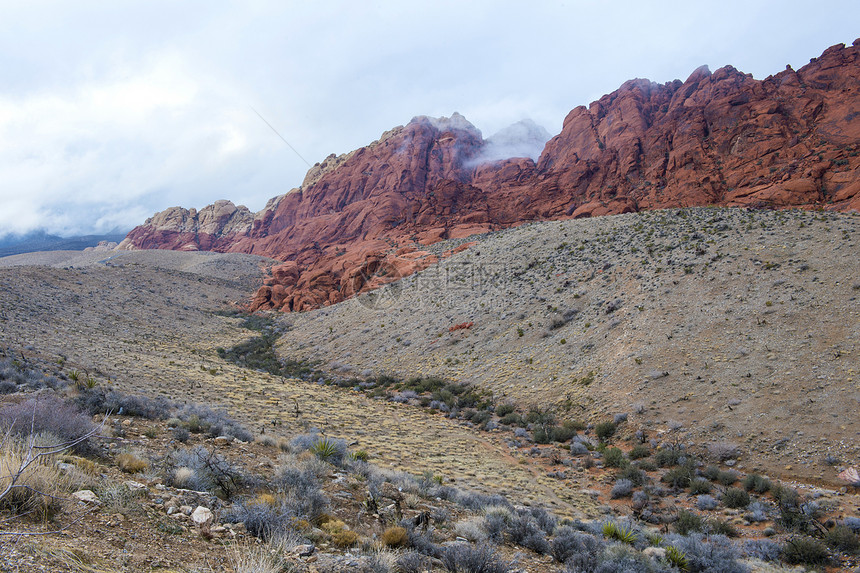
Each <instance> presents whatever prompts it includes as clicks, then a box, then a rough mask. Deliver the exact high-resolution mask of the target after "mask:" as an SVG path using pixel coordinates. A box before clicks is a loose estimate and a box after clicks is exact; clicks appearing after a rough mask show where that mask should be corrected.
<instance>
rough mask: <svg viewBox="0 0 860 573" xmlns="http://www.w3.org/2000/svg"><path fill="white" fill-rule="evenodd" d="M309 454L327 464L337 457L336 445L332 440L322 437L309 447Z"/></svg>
mask: <svg viewBox="0 0 860 573" xmlns="http://www.w3.org/2000/svg"><path fill="white" fill-rule="evenodd" d="M311 452H312V453H313V454H314V455H315V456H316V457H318V458H319V459H321V460H322V461H324V462H327V461H329V460H331V459H332V458H334V457H335V456H337V444H336V443H335V442H334V440H330V439H329V438H326V437H325V436H322V437H321V438H319V439H318V440H317V441H316V442H314V445H312V446H311Z"/></svg>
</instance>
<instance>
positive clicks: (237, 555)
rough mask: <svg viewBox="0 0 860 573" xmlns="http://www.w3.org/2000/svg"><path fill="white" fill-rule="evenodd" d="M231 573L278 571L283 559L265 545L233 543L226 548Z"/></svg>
mask: <svg viewBox="0 0 860 573" xmlns="http://www.w3.org/2000/svg"><path fill="white" fill-rule="evenodd" d="M227 559H228V560H229V561H230V568H231V571H232V572H233V573H280V572H281V571H283V570H284V569H283V567H284V562H283V559H281V558H280V557H278V556H277V554H276V553H275V552H274V551H272V549H271V548H270V547H269V546H267V545H233V546H232V547H230V548H229V549H227Z"/></svg>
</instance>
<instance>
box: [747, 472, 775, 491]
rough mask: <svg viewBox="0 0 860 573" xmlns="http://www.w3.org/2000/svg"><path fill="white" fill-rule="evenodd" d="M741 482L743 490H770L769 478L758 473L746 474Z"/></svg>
mask: <svg viewBox="0 0 860 573" xmlns="http://www.w3.org/2000/svg"><path fill="white" fill-rule="evenodd" d="M741 484H742V485H743V486H744V489H745V490H747V491H754V492H756V493H766V492H768V491H770V488H771V483H770V480H769V479H767V478H766V477H763V476H760V475H758V474H747V475H746V476H745V477H744V479H743V480H741Z"/></svg>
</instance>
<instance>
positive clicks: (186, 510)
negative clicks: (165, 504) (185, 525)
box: [179, 505, 194, 515]
mask: <svg viewBox="0 0 860 573" xmlns="http://www.w3.org/2000/svg"><path fill="white" fill-rule="evenodd" d="M179 511H181V512H182V513H184V514H185V515H191V512H192V511H194V508H193V507H191V506H190V505H183V506H182V507H180V508H179Z"/></svg>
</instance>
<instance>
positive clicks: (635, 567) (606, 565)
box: [566, 545, 655, 573]
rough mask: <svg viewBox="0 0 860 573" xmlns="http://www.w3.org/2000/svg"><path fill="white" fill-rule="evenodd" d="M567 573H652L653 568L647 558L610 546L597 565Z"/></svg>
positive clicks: (577, 568)
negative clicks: (584, 572)
mask: <svg viewBox="0 0 860 573" xmlns="http://www.w3.org/2000/svg"><path fill="white" fill-rule="evenodd" d="M566 571H567V572H568V573H581V572H583V571H589V572H591V573H654V572H655V567H654V565H653V564H652V562H651V560H650V559H649V558H648V557H645V556H644V555H642V554H641V553H639V552H638V551H635V550H633V549H632V548H630V547H627V546H625V545H615V546H612V545H610V546H609V547H607V548H606V550H605V552H604V553H603V555H601V556H600V560H599V561H598V562H597V563H593V564H590V565H589V566H586V567H570V566H568V567H567V569H566Z"/></svg>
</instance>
